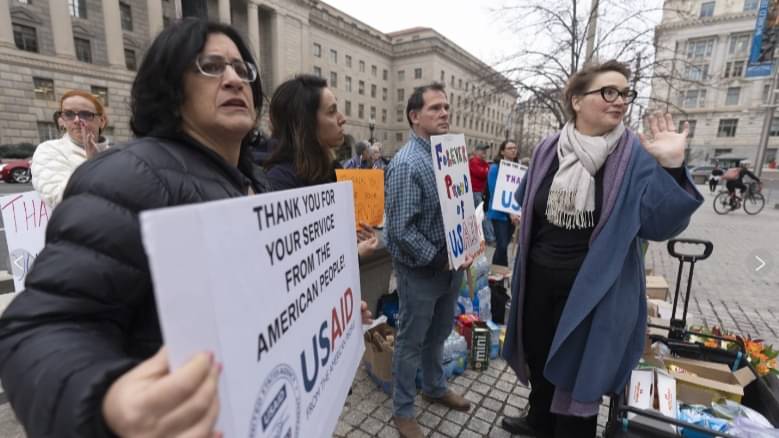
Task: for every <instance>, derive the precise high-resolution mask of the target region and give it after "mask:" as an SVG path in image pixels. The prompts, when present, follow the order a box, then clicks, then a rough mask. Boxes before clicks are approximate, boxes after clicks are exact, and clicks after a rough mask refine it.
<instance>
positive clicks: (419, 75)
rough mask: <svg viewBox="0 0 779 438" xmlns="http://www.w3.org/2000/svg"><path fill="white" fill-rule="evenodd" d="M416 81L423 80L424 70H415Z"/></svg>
mask: <svg viewBox="0 0 779 438" xmlns="http://www.w3.org/2000/svg"><path fill="white" fill-rule="evenodd" d="M414 79H422V69H421V68H415V69H414Z"/></svg>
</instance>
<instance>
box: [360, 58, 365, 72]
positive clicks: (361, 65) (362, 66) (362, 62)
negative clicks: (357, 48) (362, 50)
mask: <svg viewBox="0 0 779 438" xmlns="http://www.w3.org/2000/svg"><path fill="white" fill-rule="evenodd" d="M360 73H365V61H360Z"/></svg>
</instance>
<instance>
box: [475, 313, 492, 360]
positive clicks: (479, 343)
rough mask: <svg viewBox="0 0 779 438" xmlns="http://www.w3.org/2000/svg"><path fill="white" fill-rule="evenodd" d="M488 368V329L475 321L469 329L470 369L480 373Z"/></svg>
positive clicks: (485, 324)
mask: <svg viewBox="0 0 779 438" xmlns="http://www.w3.org/2000/svg"><path fill="white" fill-rule="evenodd" d="M489 366H490V329H489V328H488V327H487V323H485V322H483V321H476V322H474V323H473V328H472V329H471V368H473V369H474V370H477V371H482V370H484V369H486V368H487V367H489Z"/></svg>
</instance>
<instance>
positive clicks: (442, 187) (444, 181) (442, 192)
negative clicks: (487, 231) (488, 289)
mask: <svg viewBox="0 0 779 438" xmlns="http://www.w3.org/2000/svg"><path fill="white" fill-rule="evenodd" d="M430 148H431V151H432V154H433V169H434V170H435V176H436V186H437V188H438V199H439V200H440V204H441V213H442V214H443V218H444V231H445V232H446V247H447V249H448V250H449V267H450V268H452V269H457V268H459V267H460V265H462V264H463V262H464V261H465V255H466V254H469V255H471V256H476V254H478V252H479V248H480V238H479V224H478V222H477V221H476V218H475V216H474V210H475V207H474V205H473V187H472V186H471V174H470V171H469V170H468V149H467V148H466V147H465V136H464V135H463V134H447V135H434V136H431V137H430Z"/></svg>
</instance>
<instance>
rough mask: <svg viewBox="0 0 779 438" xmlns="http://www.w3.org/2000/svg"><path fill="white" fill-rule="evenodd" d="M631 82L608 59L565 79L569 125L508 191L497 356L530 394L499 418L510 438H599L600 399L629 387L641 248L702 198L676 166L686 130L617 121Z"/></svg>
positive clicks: (680, 225)
mask: <svg viewBox="0 0 779 438" xmlns="http://www.w3.org/2000/svg"><path fill="white" fill-rule="evenodd" d="M629 76H630V71H629V70H628V68H627V67H626V66H625V65H624V64H622V63H619V62H617V61H614V60H611V61H607V62H605V63H603V64H597V63H593V64H588V65H587V66H585V67H584V68H583V69H582V70H580V71H578V72H576V73H575V74H574V75H572V76H571V78H570V79H569V80H568V84H567V86H566V88H565V91H564V100H563V103H564V105H565V107H566V109H567V112H568V114H569V117H570V120H569V122H568V123H567V124H566V125H565V126H564V127H563V128H562V130H561V131H560V132H559V133H557V134H555V135H552V136H550V137H548V138H546V139H545V140H544V141H542V142H541V143H540V144H539V145H538V146H537V147H536V148H535V153H534V155H533V159H532V161H531V163H530V168H529V169H528V172H527V174H526V175H525V177H524V178H523V180H522V182H521V183H520V185H519V188H518V189H517V193H516V195H515V198H516V199H517V200H518V201H519V203H520V204H521V205H522V207H523V213H522V221H521V224H520V237H519V245H518V255H517V259H516V262H515V264H514V272H513V274H512V294H511V296H512V302H511V310H510V318H509V323H508V326H507V327H508V331H507V333H506V339H505V344H504V350H503V354H504V356H505V358H506V360H507V361H508V363H509V365H510V366H511V367H512V368H513V369H514V371H515V372H516V373H517V376H518V378H519V381H520V382H521V383H522V384H524V385H527V383H528V380H529V381H530V386H531V389H530V396H529V400H528V406H527V409H526V411H525V412H524V413H522V414H521V415H520V416H518V417H504V418H503V421H502V424H503V427H504V428H505V429H506V430H508V431H509V432H511V433H516V434H521V435H530V436H555V437H566V438H568V437H595V435H596V429H597V415H598V408H599V406H600V404H601V398H602V396H603V395H604V394H607V393H619V392H620V391H623V390H624V388H625V384H626V383H627V379H628V378H629V376H630V373H631V370H632V369H633V368H634V367H635V365H636V364H637V363H638V360H639V358H640V357H641V353H642V351H643V348H644V339H645V337H646V333H645V330H646V318H647V309H646V295H645V290H644V284H643V283H644V280H643V277H644V260H643V256H642V253H641V246H642V245H641V244H642V243H643V242H644V241H646V240H656V241H663V240H666V239H670V238H672V237H673V236H675V235H677V234H679V233H680V232H682V231H683V230H684V229H685V228H686V227H687V225H688V223H689V220H690V217H691V216H692V214H693V212H694V211H695V210H696V209H697V208H698V207H699V206H700V205H701V202H702V201H703V198H702V196H701V194H700V193H699V192H698V191H697V190H696V188H695V185H694V184H693V183H692V181H691V180H690V177H689V174H688V173H687V170H686V168H685V167H684V165H683V164H684V148H685V143H686V138H687V132H688V127H687V124H686V123H685V125H684V130H683V132H681V133H677V132H675V131H674V126H675V125H674V123H673V120H672V118H671V116H670V115H668V114H666V115H665V116H662V115H659V116H658V117H654V116H652V117H650V118H649V125H650V130H651V133H652V137H653V138H652V139H651V141H649V140H647V139H644V138H643V137H642V139H641V141H639V139H638V138H637V137H636V136H635V134H633V132H631V131H630V130H628V129H626V128H625V126H624V125H623V123H622V120H623V117H624V116H625V113H626V111H627V109H628V106H629V105H630V104H631V103H632V102H633V100H634V99H635V98H636V95H637V93H636V91H635V90H631V89H630V88H629V83H628V78H629ZM642 144H643V147H642ZM606 358H608V359H607V360H606Z"/></svg>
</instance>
